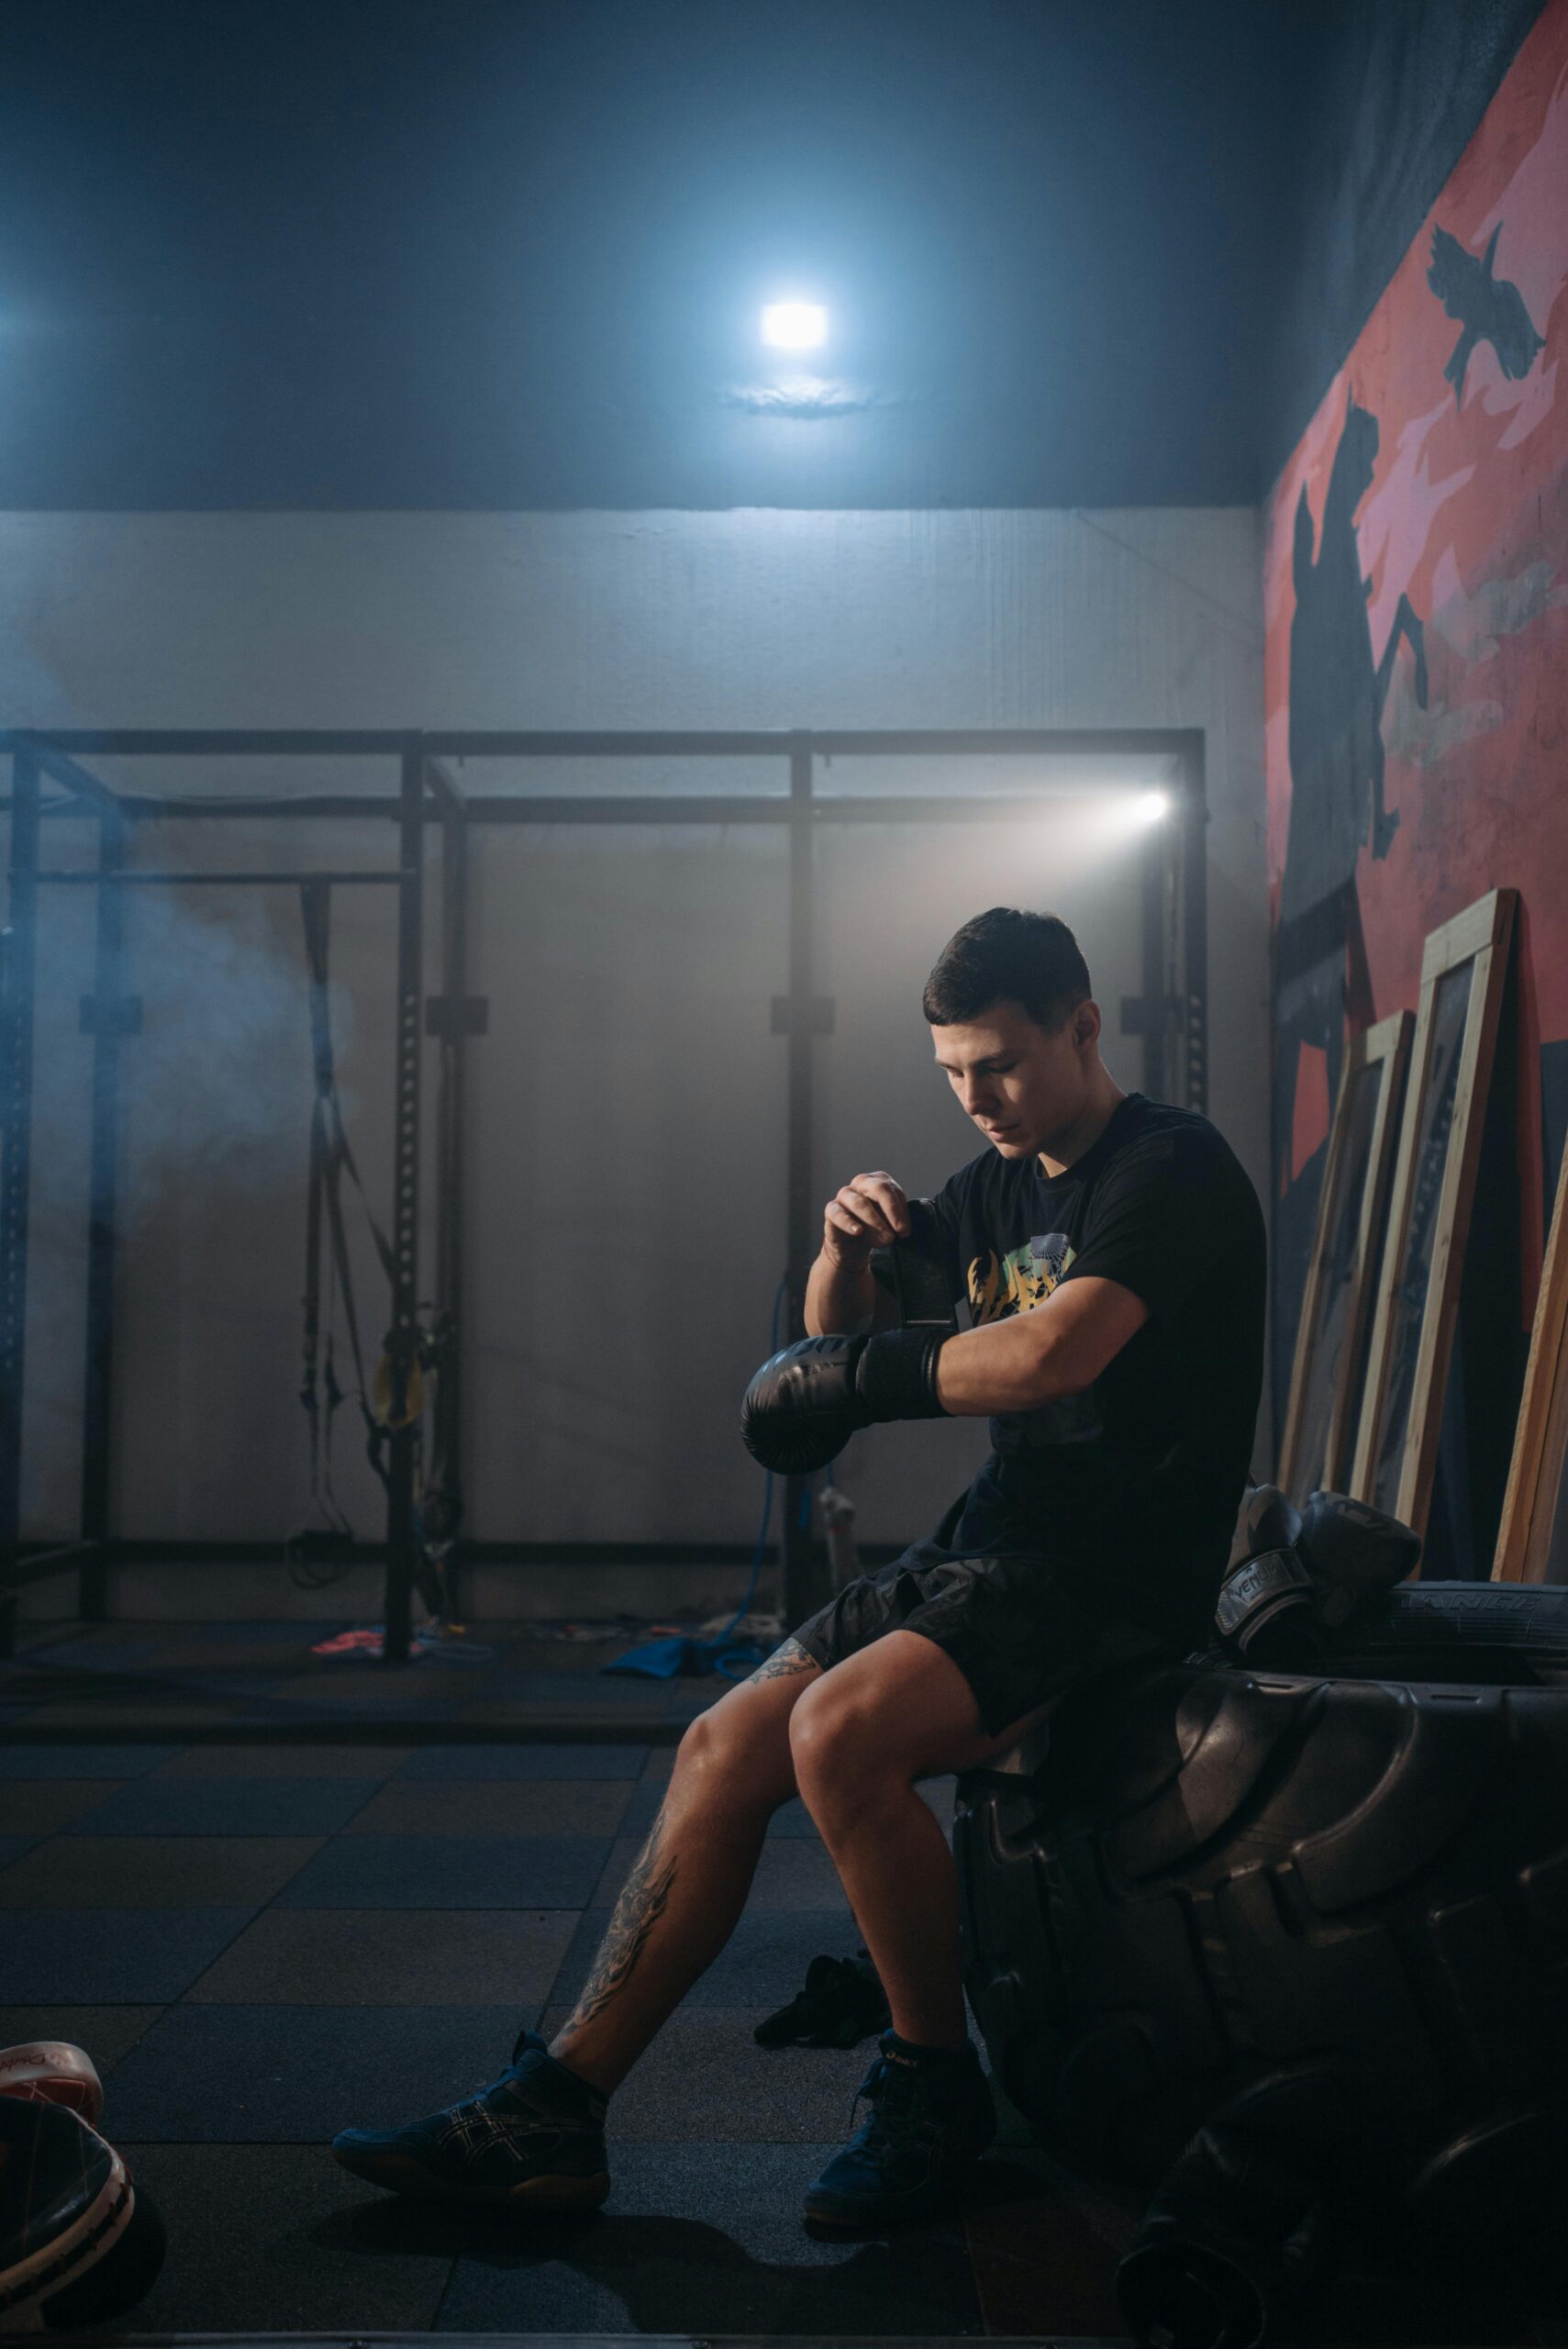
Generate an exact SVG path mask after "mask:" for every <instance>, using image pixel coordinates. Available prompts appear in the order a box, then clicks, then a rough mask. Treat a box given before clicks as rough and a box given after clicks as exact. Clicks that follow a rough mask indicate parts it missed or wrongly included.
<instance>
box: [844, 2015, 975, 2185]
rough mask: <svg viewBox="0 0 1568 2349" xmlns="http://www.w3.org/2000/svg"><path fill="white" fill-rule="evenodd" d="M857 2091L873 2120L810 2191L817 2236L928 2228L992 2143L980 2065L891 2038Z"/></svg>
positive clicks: (966, 2051) (970, 2051) (888, 2034)
mask: <svg viewBox="0 0 1568 2349" xmlns="http://www.w3.org/2000/svg"><path fill="white" fill-rule="evenodd" d="M878 2044H879V2045H880V2047H881V2049H882V2053H881V2054H880V2055H879V2056H878V2057H877V2058H876V2061H875V2062H874V2063H873V2065H872V2067H871V2069H870V2071H869V2072H868V2073H867V2074H866V2076H865V2077H864V2079H863V2080H862V2082H861V2084H860V2087H858V2088H857V2089H856V2091H855V2101H854V2104H852V2105H851V2108H850V2120H851V2124H852V2123H853V2121H854V2117H855V2109H856V2107H857V2106H858V2105H859V2103H860V2100H861V2099H862V2096H863V2097H866V2098H868V2099H870V2102H871V2108H872V2109H871V2113H870V2116H869V2118H868V2119H867V2120H866V2121H864V2122H862V2126H861V2128H860V2130H859V2132H858V2133H857V2134H856V2135H854V2136H852V2137H851V2139H850V2142H849V2143H848V2144H847V2145H845V2146H844V2147H843V2148H842V2150H841V2151H840V2152H839V2153H836V2154H834V2156H833V2158H832V2160H831V2161H830V2162H829V2163H828V2166H827V2168H826V2169H825V2170H824V2171H823V2172H822V2175H821V2176H820V2177H817V2178H815V2179H813V2181H812V2183H811V2185H810V2186H808V2187H807V2188H806V2204H805V2212H806V2218H807V2219H808V2220H810V2221H813V2223H814V2224H817V2225H819V2226H830V2227H853V2228H857V2229H861V2228H864V2229H874V2228H877V2227H881V2226H884V2225H887V2224H888V2223H889V2222H891V2221H898V2220H902V2219H917V2218H922V2217H924V2216H925V2215H926V2213H927V2212H928V2211H931V2210H937V2209H939V2208H940V2206H941V2204H943V2203H944V2202H947V2201H948V2200H949V2199H951V2197H952V2196H953V2195H954V2194H955V2193H956V2192H957V2191H958V2189H959V2188H961V2187H962V2185H963V2183H964V2180H965V2177H966V2176H967V2173H968V2172H969V2171H970V2169H971V2168H972V2167H973V2165H974V2163H975V2162H976V2161H978V2159H979V2158H980V2155H981V2154H983V2153H984V2151H985V2148H986V2147H987V2145H989V2144H990V2143H991V2142H992V2140H993V2138H994V2137H995V2134H996V2113H995V2107H994V2105H993V2104H992V2102H991V2088H990V2083H989V2082H988V2081H987V2079H986V2077H985V2075H984V2072H983V2071H982V2070H981V2068H980V2058H979V2056H978V2055H977V2054H976V2053H975V2051H974V2048H973V2045H971V2044H970V2043H968V2042H966V2043H964V2045H963V2046H962V2047H961V2048H952V2049H946V2048H944V2049H942V2050H940V2052H939V2051H935V2050H932V2049H928V2048H922V2049H921V2050H919V2051H918V2053H916V2052H915V2051H913V2050H911V2049H910V2048H909V2046H908V2043H907V2042H906V2041H905V2040H902V2039H900V2038H899V2036H898V2034H897V2032H895V2031H884V2032H883V2034H882V2037H881V2040H880V2041H879V2042H878Z"/></svg>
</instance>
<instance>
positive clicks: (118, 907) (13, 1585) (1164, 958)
mask: <svg viewBox="0 0 1568 2349" xmlns="http://www.w3.org/2000/svg"><path fill="white" fill-rule="evenodd" d="M0 754H8V755H9V758H10V763H11V793H10V801H9V807H10V816H11V841H10V863H9V873H8V929H7V930H6V933H5V960H4V965H3V968H0V1138H3V1142H4V1163H3V1165H0V1646H3V1643H4V1639H5V1634H6V1622H5V1620H3V1618H4V1615H5V1613H6V1610H8V1609H14V1606H15V1594H16V1592H17V1590H18V1589H19V1588H20V1587H21V1586H23V1585H24V1584H27V1583H30V1582H34V1581H37V1580H39V1579H41V1578H43V1577H44V1576H46V1575H55V1574H59V1573H61V1572H67V1571H74V1572H75V1573H76V1574H77V1575H78V1577H79V1582H78V1612H79V1614H80V1615H81V1616H82V1618H83V1620H88V1621H93V1620H102V1619H103V1618H104V1616H105V1615H106V1612H107V1601H108V1568H109V1565H110V1564H111V1563H112V1562H113V1559H114V1557H115V1554H116V1541H115V1537H114V1536H113V1534H112V1533H111V1531H110V1527H109V1513H110V1512H109V1490H110V1476H109V1469H110V1431H111V1408H110V1405H111V1394H112V1388H111V1379H112V1371H113V1362H114V1272H115V1252H116V1210H117V1178H118V1166H117V1133H118V1115H119V1076H120V1057H121V1049H122V1046H123V1044H124V1042H125V1040H126V1038H127V1037H128V1036H129V1035H132V1034H134V1033H135V1030H136V1026H137V1020H138V1010H139V1007H138V1006H137V1004H136V1002H135V1000H134V998H132V997H129V996H128V995H127V994H126V992H125V939H124V928H125V924H124V905H125V899H124V894H123V893H124V890H125V889H126V888H127V887H128V886H135V885H160V886H175V885H180V884H181V883H192V884H198V885H203V886H214V885H221V886H235V887H257V886H263V885H278V884H291V885H296V884H298V883H300V882H304V881H317V882H325V883H328V884H330V885H334V886H355V887H360V886H378V885H379V886H386V887H390V888H393V889H395V892H396V898H397V930H396V953H395V1008H396V1018H395V1055H396V1065H395V1083H394V1094H393V1099H394V1120H393V1134H392V1144H393V1179H392V1192H393V1219H392V1235H391V1236H392V1248H393V1256H394V1275H393V1281H392V1291H393V1294H392V1311H391V1345H392V1348H393V1350H394V1352H396V1351H397V1350H398V1349H404V1350H411V1349H412V1348H413V1346H414V1344H415V1343H416V1341H417V1307H416V1295H417V1271H418V1226H419V1145H420V1133H421V1105H422V1086H421V1076H422V1069H421V1061H422V1057H423V1055H422V1043H423V1039H424V1037H425V1036H426V1035H428V1036H430V1037H431V1038H432V1039H434V1040H435V1041H437V1042H438V1043H439V1050H440V1064H439V1087H438V1100H437V1136H436V1168H437V1177H436V1187H437V1197H436V1203H435V1206H436V1212H435V1230H436V1284H435V1305H436V1310H437V1314H438V1318H440V1317H442V1316H447V1317H450V1328H451V1330H452V1332H453V1340H452V1345H451V1353H450V1366H449V1369H448V1372H447V1375H445V1376H444V1377H443V1378H442V1379H441V1380H440V1381H439V1388H438V1400H437V1406H436V1408H437V1410H438V1411H439V1412H443V1413H445V1414H446V1415H447V1417H446V1419H445V1420H444V1421H442V1422H441V1423H440V1424H439V1427H438V1431H437V1440H438V1442H443V1443H444V1446H445V1449H446V1451H447V1455H448V1457H449V1458H450V1462H451V1463H452V1464H453V1471H454V1474H455V1473H457V1472H458V1466H459V1463H460V1460H461V1435H462V1386H461V1366H462V1311H461V1308H462V1196H463V1084H464V1060H465V1048H466V1044H467V1041H468V1040H469V1038H470V1037H472V1036H473V1035H476V1034H482V1033H483V1032H484V1004H483V1002H481V1001H480V1000H478V999H476V998H473V997H471V996H469V995H468V993H467V944H468V896H467V872H468V859H467V850H468V833H469V829H470V828H471V827H472V826H473V825H475V824H481V825H489V824H553V825H562V824H642V825H687V824H698V825H712V826H719V825H733V824H777V825H783V826H784V827H785V828H786V829H787V831H788V836H789V852H790V853H789V930H788V936H789V948H788V967H787V972H786V974H785V985H784V992H783V993H782V994H781V995H780V996H776V997H775V998H774V1003H773V1032H774V1033H775V1034H777V1035H779V1036H780V1037H782V1038H783V1040H784V1046H785V1085H786V1094H787V1116H788V1125H787V1134H788V1141H787V1161H788V1164H787V1200H788V1205H787V1230H786V1233H785V1264H786V1281H787V1302H788V1315H789V1320H788V1327H789V1330H790V1331H791V1334H792V1335H797V1334H799V1332H800V1330H801V1327H802V1320H801V1315H802V1308H803V1305H804V1300H805V1294H806V1275H807V1272H808V1270H809V1268H810V1264H811V1261H812V1258H813V1256H814V1254H815V1252H816V1237H817V1215H818V1212H819V1201H818V1200H817V1193H816V1190H815V1188H814V1186H813V1183H814V1177H813V1130H812V1095H813V1085H812V1069H813V1053H814V1047H815V1045H816V1043H817V1040H818V1039H819V1038H821V1037H822V1036H824V1035H826V1034H828V1033H830V1032H831V1028H832V1006H831V1004H830V1003H829V1002H828V1000H827V999H826V998H824V997H822V996H819V995H818V994H817V992H816V988H815V985H814V931H815V926H816V922H815V917H816V902H815V901H816V891H815V886H814V842H815V840H816V837H817V832H818V830H819V829H822V828H823V827H825V826H828V825H834V824H846V823H847V824H883V823H900V822H905V823H907V822H920V823H942V822H962V823H978V822H984V821H986V820H988V819H992V820H1002V821H1016V820H1018V818H1020V817H1023V816H1029V815H1032V814H1037V813H1038V812H1039V810H1040V806H1041V805H1042V801H1043V799H1044V798H1045V797H1046V796H1049V795H1042V794H1039V793H1035V794H1025V795H1019V794H1018V793H1013V794H1010V795H1007V796H1002V795H996V796H980V795H976V794H973V793H969V794H956V793H955V794H948V795H937V794H932V795H929V796H928V795H926V794H924V793H921V794H917V795H909V796H896V795H884V794H876V795H870V796H848V795H840V794H835V795H833V796H824V795H822V794H820V793H818V792H817V790H816V788H815V774H816V768H817V762H818V761H819V760H822V759H831V758H834V757H840V758H879V757H926V756H931V757H946V758H973V757H988V756H993V755H997V756H1007V757H1014V758H1017V757H1020V756H1022V757H1040V758H1050V759H1062V758H1069V759H1088V758H1104V757H1106V756H1113V757H1118V758H1122V759H1129V760H1132V759H1136V760H1139V761H1145V760H1158V761H1162V762H1164V763H1165V772H1166V774H1167V775H1168V779H1169V787H1170V790H1171V792H1172V795H1173V803H1174V804H1173V820H1172V821H1171V822H1169V823H1165V824H1161V825H1156V826H1152V827H1151V830H1150V833H1149V837H1148V843H1147V848H1146V853H1145V857H1144V864H1143V880H1142V907H1143V912H1142V955H1143V991H1142V994H1141V995H1140V996H1136V997H1130V998H1128V999H1126V1000H1124V1002H1123V1004H1122V1005H1121V1007H1120V1010H1121V1019H1122V1028H1123V1032H1124V1033H1135V1034H1138V1035H1140V1036H1141V1038H1142V1041H1143V1064H1144V1073H1143V1085H1144V1089H1145V1090H1146V1091H1148V1092H1150V1093H1151V1094H1153V1095H1155V1096H1157V1097H1168V1098H1169V1097H1176V1098H1180V1099H1181V1100H1183V1101H1184V1103H1185V1104H1186V1105H1187V1106H1188V1107H1190V1108H1198V1109H1202V1108H1206V1107H1207V863H1206V849H1205V826H1206V822H1207V808H1206V796H1205V762H1204V736H1203V734H1202V733H1201V731H1198V730H1195V729H1062V728H1032V729H962V730H943V731H918V732H910V731H883V732H861V731H853V730H834V731H822V730H812V731H806V730H801V731H788V732H785V731H779V730H770V731H762V732H723V733H719V732H691V733H683V732H667V731H666V732H649V733H636V732H607V733H596V732H595V733H589V732H580V733H539V732H529V733H523V732H494V731H487V732H465V731H442V732H427V733H417V732H416V733H409V732H388V731H371V732H360V731H343V730H337V729H326V730H324V729H317V730H313V731H284V730H271V729H250V730H242V731H229V730H221V729H219V730H214V729H197V730H167V729H117V728H108V729H97V728H95V729H89V730H80V729H76V730H68V731H60V732H48V733H44V732H32V731H26V732H24V731H11V732H8V733H4V734H0ZM94 757H98V758H106V757H112V758H116V759H124V758H135V759H141V758H147V759H159V758H162V759H172V758H179V759H190V758H198V759H199V758H207V759H220V758H237V757H246V758H253V757H265V758H272V759H277V758H302V759H304V758H310V759H332V758H356V759H364V758H377V759H382V758H384V759H385V760H387V761H388V762H389V763H395V771H396V774H397V788H396V790H395V791H394V792H388V793H384V794H382V793H342V794H330V793H327V794H323V793H317V794H311V795H303V794H302V795H299V796H292V797H291V796H276V795H272V796H249V797H247V796H218V797H214V796H205V797H197V796H172V795H145V794H135V793H128V792H123V791H117V790H115V789H112V788H111V787H110V786H109V785H107V784H106V783H104V782H103V781H102V780H101V779H100V778H99V777H98V776H96V775H95V774H93V773H92V772H91V771H90V770H89V769H88V768H87V767H85V766H84V765H83V763H82V762H83V760H84V759H88V758H94ZM573 758H599V759H604V758H640V759H646V758H664V759H674V760H686V759H691V760H699V759H706V758H730V759H774V760H777V761H778V762H779V763H780V764H781V766H782V767H783V768H784V771H785V773H786V774H787V778H788V783H787V788H786V789H784V790H782V791H777V792H753V793H742V794H732V795H731V794H717V793H712V794H694V795H689V796H680V795H675V794H666V793H662V792H660V793H653V794H640V795H639V794H631V793H617V794H599V793H595V794H594V795H593V796H543V795H537V794H532V793H529V794H526V795H524V794H498V795H494V796H477V795H474V794H473V793H472V792H469V793H466V794H465V793H464V792H462V790H461V789H460V788H459V786H458V785H457V783H456V782H455V780H454V778H453V776H452V774H451V772H450V766H449V764H448V762H450V761H452V760H462V761H463V762H468V761H471V760H472V761H482V760H484V759H511V760H530V759H539V760H557V759H573ZM46 783H47V784H49V785H53V786H54V787H55V788H54V791H53V793H52V794H48V795H46V792H45V788H44V786H45V785H46ZM66 817H70V818H85V819H87V820H89V821H95V823H96V824H97V827H98V860H97V864H96V867H95V869H86V870H82V871H75V870H72V871H61V870H54V869H50V868H49V867H46V866H45V865H43V864H42V863H41V861H40V854H39V851H40V845H41V837H42V832H43V829H44V826H45V825H46V823H49V822H50V821H51V820H53V819H57V818H66ZM242 817H250V818H257V817H269V818H272V817H275V818H289V819H291V820H308V819H311V818H361V819H363V820H365V821H367V822H373V823H374V822H380V823H387V822H390V823H391V824H393V825H394V826H395V828H396V835H397V847H398V858H397V863H396V864H395V866H382V867H374V866H372V867H368V868H350V869H342V870H333V871H327V872H312V871H310V870H308V869H299V870H296V869H292V868H291V869H289V870H287V871H283V872H244V871H240V872H227V871H222V870H215V871H212V872H200V871H193V872H170V871H163V870H150V869H144V868H141V867H135V866H131V865H129V864H128V863H127V856H126V852H127V846H128V838H129V835H130V833H131V832H132V830H133V829H135V828H136V827H137V826H139V825H142V824H147V823H155V822H158V821H160V820H163V819H170V818H182V819H190V818H202V819H212V820H215V821H217V820H223V819H225V818H228V819H232V818H242ZM432 825H433V826H435V827H437V828H438V829H439V837H440V846H441V860H440V916H441V920H440V944H441V953H440V964H441V975H440V992H439V995H436V996H430V997H429V998H428V999H427V1000H425V1001H424V1002H423V1003H422V1002H421V996H422V995H423V925H424V916H425V894H426V885H427V884H426V871H425V866H426V857H425V840H426V834H427V831H428V828H429V827H431V826H432ZM68 885H76V886H82V885H91V886H95V888H96V890H97V929H96V950H95V978H94V988H93V993H92V994H91V995H90V996H86V997H84V998H83V1006H82V1024H83V1030H84V1032H85V1033H86V1034H88V1035H89V1036H90V1037H91V1039H92V1044H93V1078H92V1114H91V1153H92V1155H91V1175H90V1192H89V1210H88V1228H87V1235H86V1237H87V1274H88V1277H87V1308H86V1353H85V1378H84V1388H83V1452H82V1471H81V1505H80V1531H79V1535H78V1538H77V1539H76V1540H75V1541H74V1542H70V1543H67V1544H63V1545H55V1546H53V1547H50V1548H47V1549H43V1550H41V1551H40V1550H39V1548H38V1547H37V1546H36V1545H28V1544H26V1543H23V1542H21V1541H20V1539H19V1529H20V1508H21V1489H20V1488H21V1464H22V1442H23V1403H24V1397H25V1370H26V1360H25V1341H26V1323H27V1297H28V1200H29V1188H30V1179H31V1130H32V1061H33V1030H34V1007H35V999H36V988H37V967H38V929H39V895H40V891H42V890H44V889H47V888H50V887H53V886H68ZM416 1442H417V1435H416V1431H415V1430H414V1429H413V1428H411V1427H404V1428H395V1429H394V1430H393V1431H391V1434H390V1438H389V1443H388V1468H389V1480H388V1493H387V1510H386V1541H385V1552H384V1556H385V1625H386V1629H385V1643H384V1654H385V1659H386V1661H387V1662H388V1663H394V1664H395V1663H398V1662H401V1661H404V1660H406V1657H407V1654H408V1652H409V1641H410V1633H411V1620H412V1594H413V1586H414V1569H415V1561H416V1547H415V1544H416V1534H415V1526H414V1516H413V1509H414V1492H415V1464H416ZM803 1497H804V1496H803V1492H802V1488H801V1486H800V1483H799V1481H798V1480H796V1479H790V1480H789V1482H788V1486H787V1487H786V1493H785V1506H784V1535H783V1542H782V1545H781V1546H782V1553H783V1568H784V1590H783V1599H784V1610H785V1614H786V1617H787V1620H791V1621H795V1620H799V1619H800V1618H801V1617H803V1616H805V1615H806V1614H807V1613H808V1612H809V1611H810V1610H811V1609H812V1607H814V1606H815V1605H817V1604H818V1603H819V1602H820V1598H822V1597H824V1596H826V1591H825V1588H824V1587H823V1586H822V1583H821V1575H820V1570H819V1565H818V1562H817V1558H816V1555H815V1551H814V1545H813V1543H812V1541H811V1538H810V1536H809V1533H808V1532H807V1531H806V1530H805V1528H804V1527H803V1524H802V1515H803V1511H802V1508H801V1503H802V1499H803Z"/></svg>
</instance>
